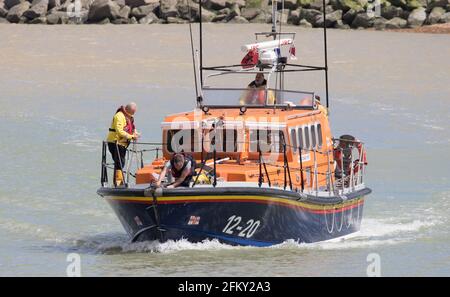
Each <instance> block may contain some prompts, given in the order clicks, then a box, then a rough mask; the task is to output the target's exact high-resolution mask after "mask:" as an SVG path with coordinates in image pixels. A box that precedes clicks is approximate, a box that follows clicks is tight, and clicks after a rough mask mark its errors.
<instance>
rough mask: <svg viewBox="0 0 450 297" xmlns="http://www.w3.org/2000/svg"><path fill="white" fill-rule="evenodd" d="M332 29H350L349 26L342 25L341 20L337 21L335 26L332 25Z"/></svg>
mask: <svg viewBox="0 0 450 297" xmlns="http://www.w3.org/2000/svg"><path fill="white" fill-rule="evenodd" d="M334 27H335V28H336V29H341V30H347V29H350V26H349V25H347V24H344V22H343V21H342V20H338V21H337V22H336V24H335V25H334Z"/></svg>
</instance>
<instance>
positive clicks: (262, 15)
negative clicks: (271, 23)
mask: <svg viewBox="0 0 450 297" xmlns="http://www.w3.org/2000/svg"><path fill="white" fill-rule="evenodd" d="M267 18H270V14H269V13H266V12H265V11H261V12H260V13H259V14H258V15H257V16H256V17H254V18H253V19H251V20H250V23H259V24H265V23H267Z"/></svg>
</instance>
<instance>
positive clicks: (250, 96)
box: [239, 73, 275, 105]
mask: <svg viewBox="0 0 450 297" xmlns="http://www.w3.org/2000/svg"><path fill="white" fill-rule="evenodd" d="M266 86H267V80H266V79H265V78H264V73H257V74H256V77H255V80H254V81H252V82H251V83H249V85H248V86H247V90H246V91H245V92H244V94H243V95H242V96H241V98H240V100H239V103H240V104H241V105H264V104H265V101H266ZM267 97H268V98H267V101H268V104H273V103H274V102H275V96H274V94H273V91H270V90H269V91H268V94H267Z"/></svg>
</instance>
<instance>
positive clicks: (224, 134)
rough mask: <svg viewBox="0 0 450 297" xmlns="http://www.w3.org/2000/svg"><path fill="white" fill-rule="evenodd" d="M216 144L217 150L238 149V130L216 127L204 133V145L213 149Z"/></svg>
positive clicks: (208, 149) (232, 150) (228, 150)
mask: <svg viewBox="0 0 450 297" xmlns="http://www.w3.org/2000/svg"><path fill="white" fill-rule="evenodd" d="M214 145H215V146H216V151H217V152H228V153H231V152H237V151H238V147H239V146H238V131H237V130H236V129H216V130H212V131H210V132H208V133H205V135H204V147H205V149H206V150H207V151H213V150H214Z"/></svg>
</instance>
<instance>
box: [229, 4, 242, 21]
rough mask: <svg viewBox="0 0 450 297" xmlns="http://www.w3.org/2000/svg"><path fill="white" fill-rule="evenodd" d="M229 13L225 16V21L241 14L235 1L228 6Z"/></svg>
mask: <svg viewBox="0 0 450 297" xmlns="http://www.w3.org/2000/svg"><path fill="white" fill-rule="evenodd" d="M229 10H230V13H229V14H228V16H227V22H228V21H230V20H232V19H234V18H235V17H237V16H241V10H240V9H239V5H238V4H237V3H235V4H233V6H231V7H230V8H229Z"/></svg>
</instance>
